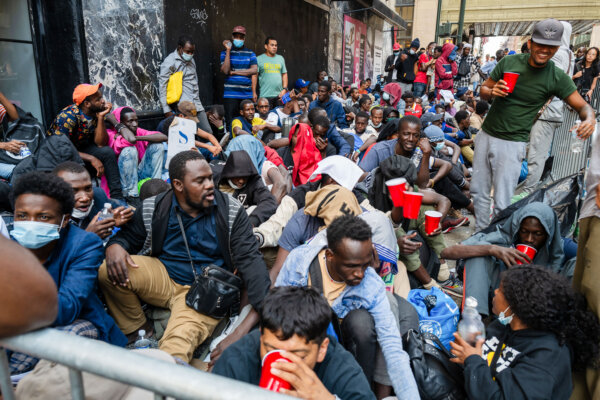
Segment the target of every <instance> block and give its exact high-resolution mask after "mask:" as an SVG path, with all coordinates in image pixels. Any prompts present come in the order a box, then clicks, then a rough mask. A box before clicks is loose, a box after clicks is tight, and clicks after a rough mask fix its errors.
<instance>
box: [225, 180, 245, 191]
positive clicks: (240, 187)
mask: <svg viewBox="0 0 600 400" xmlns="http://www.w3.org/2000/svg"><path fill="white" fill-rule="evenodd" d="M227 182H228V183H229V186H231V187H232V188H233V189H235V190H240V189H243V188H244V186H246V185H244V186H238V185H236V184H235V183H233V181H232V180H231V179H227Z"/></svg>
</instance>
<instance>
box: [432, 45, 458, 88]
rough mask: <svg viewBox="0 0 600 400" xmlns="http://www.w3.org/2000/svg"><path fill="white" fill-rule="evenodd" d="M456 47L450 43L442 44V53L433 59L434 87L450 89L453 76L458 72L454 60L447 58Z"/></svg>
mask: <svg viewBox="0 0 600 400" xmlns="http://www.w3.org/2000/svg"><path fill="white" fill-rule="evenodd" d="M455 48H456V46H455V45H453V44H452V43H446V44H444V45H443V46H442V55H441V56H439V57H438V59H437V60H436V61H435V87H436V89H444V90H451V89H452V87H453V86H454V77H455V76H456V74H457V73H458V66H457V65H456V62H455V61H452V60H450V59H449V58H448V56H450V54H451V53H452V52H453V51H454V49H455Z"/></svg>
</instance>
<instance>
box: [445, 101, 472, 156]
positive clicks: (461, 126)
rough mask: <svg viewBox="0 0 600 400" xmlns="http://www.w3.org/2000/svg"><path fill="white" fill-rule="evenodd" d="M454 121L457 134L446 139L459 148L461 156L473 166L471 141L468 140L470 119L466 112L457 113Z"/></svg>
mask: <svg viewBox="0 0 600 400" xmlns="http://www.w3.org/2000/svg"><path fill="white" fill-rule="evenodd" d="M454 119H455V120H456V123H457V124H458V132H456V136H455V137H446V139H448V140H450V141H451V142H454V143H456V144H457V145H459V146H460V149H461V154H462V156H463V157H464V158H465V161H468V162H469V163H470V164H473V154H474V153H473V148H472V147H471V146H472V145H473V139H469V128H470V127H471V119H470V116H469V113H468V112H467V111H459V112H457V113H456V114H455V115H454Z"/></svg>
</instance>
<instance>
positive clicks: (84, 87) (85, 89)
mask: <svg viewBox="0 0 600 400" xmlns="http://www.w3.org/2000/svg"><path fill="white" fill-rule="evenodd" d="M101 87H102V84H101V83H98V84H96V85H90V84H89V83H82V84H80V85H77V87H76V88H75V90H73V102H74V103H75V104H77V105H80V104H81V103H83V100H85V98H86V97H88V96H91V95H93V94H94V93H96V92H97V91H98V89H100V88H101Z"/></svg>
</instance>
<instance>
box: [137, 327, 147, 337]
mask: <svg viewBox="0 0 600 400" xmlns="http://www.w3.org/2000/svg"><path fill="white" fill-rule="evenodd" d="M138 335H140V336H141V337H144V336H146V330H144V329H140V330H139V331H138Z"/></svg>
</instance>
